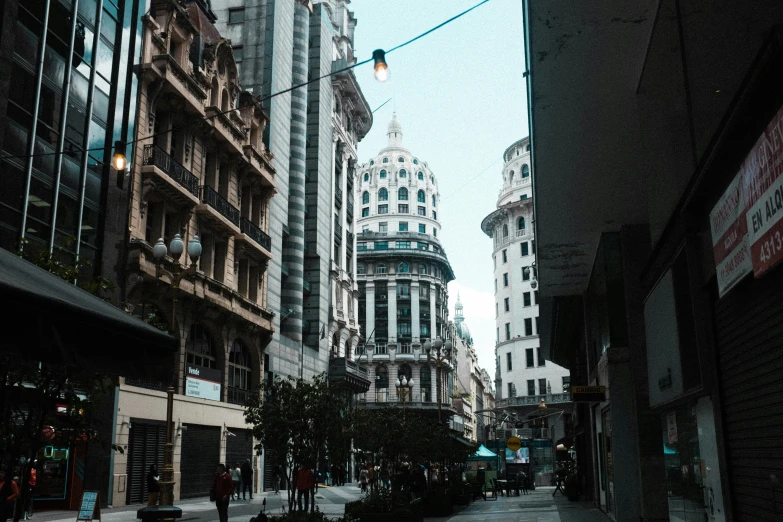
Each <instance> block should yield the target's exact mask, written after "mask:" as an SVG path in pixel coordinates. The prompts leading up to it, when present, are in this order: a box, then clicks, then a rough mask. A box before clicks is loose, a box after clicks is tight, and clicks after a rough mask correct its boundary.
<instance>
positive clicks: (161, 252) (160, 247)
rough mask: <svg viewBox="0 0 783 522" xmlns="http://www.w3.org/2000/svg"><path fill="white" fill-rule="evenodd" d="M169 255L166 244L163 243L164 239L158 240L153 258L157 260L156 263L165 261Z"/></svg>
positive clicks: (153, 250)
mask: <svg viewBox="0 0 783 522" xmlns="http://www.w3.org/2000/svg"><path fill="white" fill-rule="evenodd" d="M167 254H168V249H167V248H166V243H164V242H163V238H160V239H158V241H157V242H156V243H155V246H154V247H152V257H154V258H155V261H163V258H165V257H166V255H167Z"/></svg>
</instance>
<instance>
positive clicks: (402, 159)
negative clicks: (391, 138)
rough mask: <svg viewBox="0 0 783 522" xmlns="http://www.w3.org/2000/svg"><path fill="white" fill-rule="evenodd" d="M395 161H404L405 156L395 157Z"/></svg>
mask: <svg viewBox="0 0 783 522" xmlns="http://www.w3.org/2000/svg"><path fill="white" fill-rule="evenodd" d="M397 161H399V162H400V163H403V162H405V158H403V157H402V156H400V157H399V158H397Z"/></svg>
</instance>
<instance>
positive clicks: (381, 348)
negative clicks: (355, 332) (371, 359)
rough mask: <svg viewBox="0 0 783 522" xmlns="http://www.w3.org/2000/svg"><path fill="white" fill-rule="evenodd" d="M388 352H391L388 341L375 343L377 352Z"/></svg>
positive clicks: (378, 353) (380, 353) (383, 353)
mask: <svg viewBox="0 0 783 522" xmlns="http://www.w3.org/2000/svg"><path fill="white" fill-rule="evenodd" d="M388 353H389V349H388V347H387V346H386V343H378V344H376V345H375V354H377V355H386V354H388Z"/></svg>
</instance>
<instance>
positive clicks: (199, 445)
mask: <svg viewBox="0 0 783 522" xmlns="http://www.w3.org/2000/svg"><path fill="white" fill-rule="evenodd" d="M214 21H215V17H214V13H212V12H211V11H210V10H209V8H208V6H207V5H206V4H205V3H202V2H187V3H178V2H168V1H165V0H153V2H152V4H151V8H150V10H149V12H148V13H147V14H146V15H144V16H143V17H142V19H141V24H142V27H143V42H144V43H143V45H144V47H143V54H142V58H141V63H140V66H139V70H140V71H141V74H140V86H139V105H138V119H137V126H136V141H135V143H134V146H133V151H132V155H131V156H130V164H131V175H130V176H129V179H130V190H131V203H130V212H129V231H128V241H127V247H126V249H125V250H126V251H127V258H126V265H125V274H126V275H125V280H124V281H123V283H122V284H123V287H124V288H125V292H126V296H127V303H128V305H127V306H128V309H129V311H130V312H132V313H133V315H135V316H137V317H139V318H141V319H143V320H145V321H147V322H149V323H152V324H154V325H156V326H158V327H160V328H162V329H166V330H170V331H173V333H174V336H175V337H176V338H177V339H178V340H179V356H178V357H177V364H176V367H175V368H173V369H172V370H173V372H172V373H173V378H172V380H171V381H166V382H152V381H145V380H139V379H131V378H121V379H120V382H119V386H118V389H117V395H116V412H115V416H114V425H113V430H112V441H113V442H115V443H116V444H117V445H119V446H121V447H123V449H124V450H125V451H124V452H122V453H120V452H112V454H111V456H110V459H111V470H112V472H111V474H110V476H109V480H108V481H109V484H110V488H109V492H110V496H109V498H110V499H111V500H110V503H111V505H113V506H123V505H126V504H136V503H141V502H145V501H146V498H147V497H146V493H147V490H146V487H147V485H146V475H147V472H148V470H149V466H150V465H151V464H158V469H162V464H163V458H164V455H163V453H164V442H165V438H166V424H165V421H166V409H167V406H166V404H167V394H166V388H167V387H168V385H169V384H173V386H174V389H175V396H174V405H173V422H174V424H175V437H174V481H175V483H176V484H175V491H174V493H175V499H177V500H179V499H182V498H191V497H199V496H204V495H207V494H208V493H209V489H210V487H211V485H212V478H211V477H212V476H213V474H214V469H215V463H216V462H228V463H230V464H235V463H236V462H244V461H245V459H253V461H254V468H257V467H258V466H257V459H256V458H255V456H254V450H253V446H254V441H253V438H252V436H251V433H250V430H248V429H247V425H246V423H245V419H244V405H245V402H246V399H247V398H248V396H249V395H250V394H251V393H254V390H256V389H257V388H256V387H257V386H258V385H259V384H260V383H261V382H262V380H263V377H264V375H263V350H264V347H265V346H266V345H267V344H268V343H269V340H270V339H271V337H272V332H273V330H274V326H273V315H274V314H273V313H272V311H271V310H270V307H269V303H268V300H267V287H268V270H267V267H268V265H269V262H270V260H271V259H272V258H273V253H272V246H271V242H270V237H269V234H268V231H269V226H270V220H269V206H270V200H271V199H272V198H273V196H274V194H275V192H276V176H275V169H274V167H273V166H272V154H271V153H270V152H269V151H268V149H267V148H266V147H265V145H264V143H263V141H262V139H261V137H262V135H263V134H264V132H265V129H266V127H267V125H268V123H269V118H268V116H267V114H266V113H265V112H264V111H263V109H262V108H261V106H260V104H258V103H257V102H255V100H254V98H253V96H252V95H251V94H250V93H248V92H247V91H243V90H242V88H241V86H240V83H239V78H238V75H237V66H236V59H235V57H234V53H233V49H232V47H231V42H230V41H229V40H227V39H225V38H223V37H221V35H220V34H219V33H218V32H217V31H216V29H215V27H214ZM232 107H242V108H241V109H239V110H236V111H231V112H227V111H229V109H231V108H232ZM194 122H196V123H197V124H193V123H194ZM275 197H276V196H275ZM197 240H200V244H201V250H202V251H201V255H200V257H198V259H197V261H195V262H194V261H193V260H192V259H189V257H190V256H189V255H188V246H189V244H190V243H195V242H196V241H197ZM178 241H179V245H180V246H181V247H183V248H184V250H185V252H180V255H179V256H177V255H176V244H177V242H178ZM183 243H184V245H183ZM166 247H167V248H168V255H166V256H165V257H164V258H162V259H160V258H159V257H156V255H155V252H156V251H158V252H160V249H161V248H163V249H164V250H165V249H166ZM180 263H182V264H183V265H190V267H189V268H191V269H192V271H188V272H184V273H183V272H182V268H183V267H182V265H180ZM254 489H255V490H256V491H258V481H257V480H255V481H254Z"/></svg>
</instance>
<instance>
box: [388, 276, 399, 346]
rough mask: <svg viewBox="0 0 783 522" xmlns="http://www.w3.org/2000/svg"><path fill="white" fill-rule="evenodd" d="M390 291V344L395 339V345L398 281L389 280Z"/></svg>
mask: <svg viewBox="0 0 783 522" xmlns="http://www.w3.org/2000/svg"><path fill="white" fill-rule="evenodd" d="M387 288H388V292H389V298H388V299H387V301H388V303H389V308H388V318H389V344H391V343H392V339H394V341H393V342H394V343H395V345H396V344H397V281H396V280H394V279H392V280H390V281H389V286H388V287H387Z"/></svg>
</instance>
